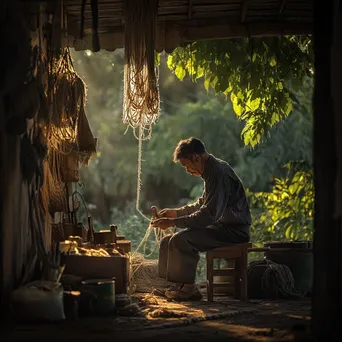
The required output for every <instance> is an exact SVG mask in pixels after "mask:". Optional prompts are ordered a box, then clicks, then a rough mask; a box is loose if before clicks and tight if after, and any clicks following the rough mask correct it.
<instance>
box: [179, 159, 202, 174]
mask: <svg viewBox="0 0 342 342" xmlns="http://www.w3.org/2000/svg"><path fill="white" fill-rule="evenodd" d="M196 158H197V159H196ZM179 162H180V163H181V164H182V166H183V167H184V168H185V170H186V172H187V173H189V174H190V175H192V176H196V177H201V173H200V159H199V157H198V156H194V157H192V158H191V159H186V158H180V159H179Z"/></svg>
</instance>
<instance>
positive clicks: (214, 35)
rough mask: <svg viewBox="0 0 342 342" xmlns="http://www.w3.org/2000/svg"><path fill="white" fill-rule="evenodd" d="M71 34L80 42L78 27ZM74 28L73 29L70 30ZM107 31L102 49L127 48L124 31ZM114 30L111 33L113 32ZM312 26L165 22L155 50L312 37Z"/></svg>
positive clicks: (160, 26)
mask: <svg viewBox="0 0 342 342" xmlns="http://www.w3.org/2000/svg"><path fill="white" fill-rule="evenodd" d="M68 27H69V30H68V33H69V34H70V35H72V36H73V37H75V38H77V37H78V35H79V32H78V31H79V29H78V25H76V24H75V25H71V24H70V23H69V25H68ZM71 27H73V29H72V30H71ZM106 29H107V30H108V32H103V33H101V34H100V43H101V48H102V49H106V50H115V49H118V48H122V47H123V46H124V28H123V27H122V26H121V27H116V28H115V31H113V29H114V28H113V27H108V28H105V27H102V30H104V31H105V30H106ZM110 30H112V32H110ZM311 33H312V23H311V22H307V23H305V22H302V23H294V22H255V23H248V24H243V23H241V22H240V20H235V21H230V22H227V20H226V19H225V20H221V21H220V20H207V19H206V20H194V19H193V20H188V21H184V22H164V23H158V24H157V33H156V49H157V50H158V51H162V50H164V49H165V50H167V51H172V50H173V49H175V48H176V47H177V46H181V45H182V44H188V43H191V42H194V41H200V40H211V39H228V38H241V37H262V36H278V35H285V34H289V35H292V34H293V35H301V34H311ZM74 44H75V45H76V46H77V47H76V46H75V48H77V49H81V50H87V49H90V48H91V35H89V34H88V35H87V34H86V37H85V39H84V40H83V41H79V40H75V42H74Z"/></svg>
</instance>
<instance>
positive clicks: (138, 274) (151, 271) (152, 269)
mask: <svg viewBox="0 0 342 342" xmlns="http://www.w3.org/2000/svg"><path fill="white" fill-rule="evenodd" d="M131 267H132V270H131V280H130V287H131V288H134V289H135V291H136V292H143V293H150V292H152V290H153V289H154V288H158V289H166V288H167V287H168V286H170V285H172V283H170V282H168V281H167V280H165V279H162V278H160V277H159V275H158V260H147V259H145V258H144V256H143V255H142V254H139V253H136V254H134V255H133V256H132V257H131Z"/></svg>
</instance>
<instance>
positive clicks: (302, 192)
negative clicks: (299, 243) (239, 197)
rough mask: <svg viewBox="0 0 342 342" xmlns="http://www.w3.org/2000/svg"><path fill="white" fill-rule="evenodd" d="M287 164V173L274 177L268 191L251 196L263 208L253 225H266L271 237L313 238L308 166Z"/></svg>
mask: <svg viewBox="0 0 342 342" xmlns="http://www.w3.org/2000/svg"><path fill="white" fill-rule="evenodd" d="M302 165H303V164H302V163H301V164H300V168H298V165H294V164H288V165H286V167H287V168H288V169H289V172H288V175H287V177H285V178H275V179H274V186H273V190H272V192H270V193H257V194H254V195H253V196H252V201H253V203H254V204H255V205H257V206H259V207H260V208H262V214H260V215H256V217H255V218H254V225H256V226H263V227H267V229H268V231H269V232H270V234H272V235H273V237H274V239H279V240H284V239H285V240H301V239H304V240H311V239H312V238H313V212H314V185H313V173H312V171H311V170H310V168H306V169H305V168H303V167H302Z"/></svg>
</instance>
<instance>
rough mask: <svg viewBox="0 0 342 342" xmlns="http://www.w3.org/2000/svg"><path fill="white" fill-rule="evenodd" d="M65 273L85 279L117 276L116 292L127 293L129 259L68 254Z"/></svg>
mask: <svg viewBox="0 0 342 342" xmlns="http://www.w3.org/2000/svg"><path fill="white" fill-rule="evenodd" d="M64 260H65V270H64V273H65V274H71V275H75V276H79V277H82V278H83V280H85V279H109V278H113V277H114V278H115V293H117V294H120V293H127V288H128V282H129V259H128V257H125V256H111V257H97V256H86V255H73V254H70V255H66V256H65V259H64Z"/></svg>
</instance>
